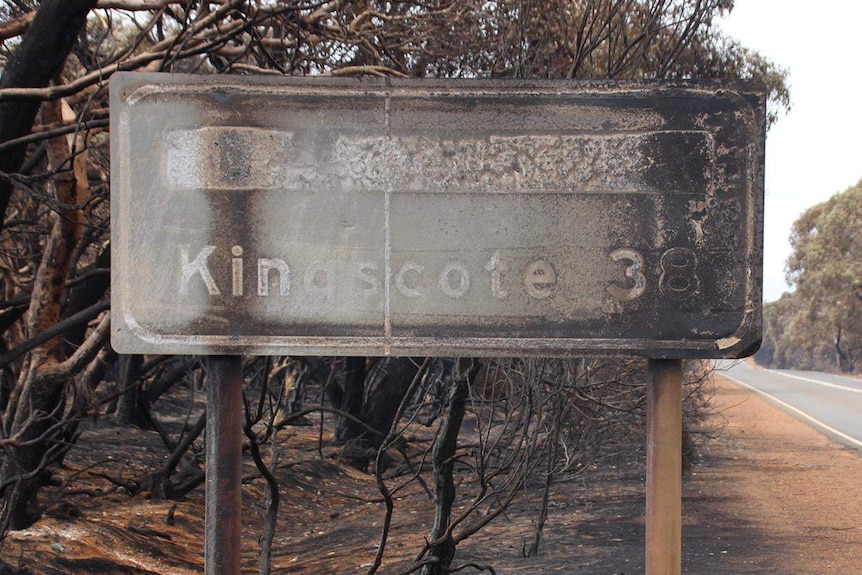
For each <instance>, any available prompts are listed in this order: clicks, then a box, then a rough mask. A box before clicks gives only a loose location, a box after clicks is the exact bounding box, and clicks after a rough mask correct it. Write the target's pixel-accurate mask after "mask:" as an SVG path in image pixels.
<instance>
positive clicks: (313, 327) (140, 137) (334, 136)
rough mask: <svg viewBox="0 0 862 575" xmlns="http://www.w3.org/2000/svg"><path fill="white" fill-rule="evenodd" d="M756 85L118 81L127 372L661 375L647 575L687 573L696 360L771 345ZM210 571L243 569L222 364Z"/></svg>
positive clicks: (118, 343)
mask: <svg viewBox="0 0 862 575" xmlns="http://www.w3.org/2000/svg"><path fill="white" fill-rule="evenodd" d="M765 118H766V92H765V88H764V87H763V86H762V85H760V84H753V83H747V82H725V81H713V82H709V81H707V82H691V81H674V82H664V83H658V82H644V83H641V82H611V81H590V82H575V81H557V82H555V81H542V80H510V81H501V80H472V81H466V80H406V79H404V80H402V79H397V80H396V79H361V80H360V79H345V78H340V79H338V78H271V77H254V76H242V77H237V76H220V75H219V76H206V75H195V76H188V75H179V74H142V73H117V74H115V75H114V76H112V78H111V161H112V169H111V221H112V224H111V232H112V240H111V241H112V250H111V253H112V263H111V269H112V280H111V282H112V283H111V294H112V318H113V320H114V323H113V325H112V330H111V341H112V344H113V346H114V349H116V350H117V351H118V352H120V353H159V354H198V355H211V356H226V355H233V356H239V355H242V354H254V355H353V356H362V355H401V356H462V357H499V356H512V357H523V356H544V357H577V356H630V355H639V356H642V357H647V358H651V364H650V365H651V368H650V370H651V373H652V374H653V380H654V381H653V382H651V384H650V386H649V406H650V410H649V412H650V415H649V423H648V425H649V449H648V452H649V457H648V459H649V463H648V467H649V472H648V480H647V481H648V486H647V492H648V496H647V499H648V504H647V509H648V511H647V572H648V574H649V575H676V574H678V573H679V569H680V565H679V563H680V544H679V542H680V532H679V530H680V481H681V478H680V474H681V470H680V455H681V447H680V444H681V439H680V438H681V435H680V433H681V432H680V410H681V405H680V391H679V390H680V385H681V380H680V378H681V368H680V362H679V360H681V359H685V358H735V357H744V356H747V355H750V354H751V353H753V352H754V351H755V350H756V348H757V346H758V345H759V341H760V337H761V319H762V318H761V277H762V271H761V270H762V239H763V238H762V235H763V159H764V158H763V156H764V140H765V125H766V122H765ZM210 376H211V380H210V385H209V387H208V390H209V391H208V393H209V394H211V395H210V396H209V397H208V404H207V409H208V421H207V424H208V435H207V439H208V457H207V536H206V537H207V551H206V558H207V559H206V560H207V575H235V574H236V573H237V572H238V571H237V570H238V568H239V567H238V565H239V505H240V502H239V490H240V476H239V467H238V465H239V463H238V462H239V447H238V445H239V443H238V442H239V441H240V438H239V429H240V428H239V425H240V423H239V418H240V417H241V409H242V403H241V395H240V394H241V379H242V378H241V374H240V369H239V359H238V358H237V357H232V358H227V357H218V358H217V359H213V360H211V362H210Z"/></svg>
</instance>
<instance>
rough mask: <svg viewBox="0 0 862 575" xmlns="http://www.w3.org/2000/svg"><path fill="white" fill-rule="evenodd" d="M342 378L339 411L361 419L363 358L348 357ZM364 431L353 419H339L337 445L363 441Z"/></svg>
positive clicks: (363, 374)
mask: <svg viewBox="0 0 862 575" xmlns="http://www.w3.org/2000/svg"><path fill="white" fill-rule="evenodd" d="M345 371H346V373H345V376H344V393H343V394H342V396H341V404H340V406H339V407H340V409H341V410H342V411H344V412H345V413H349V414H350V415H352V416H354V417H356V418H357V419H358V418H361V417H362V404H363V401H364V399H365V358H364V357H348V358H347V362H346V369H345ZM365 435H367V432H366V429H365V427H364V426H362V425H361V424H360V423H359V422H358V421H356V420H355V419H351V418H349V417H341V418H339V420H338V426H337V428H336V430H335V439H336V441H337V442H338V443H346V442H347V441H355V440H360V441H361V440H363V439H365Z"/></svg>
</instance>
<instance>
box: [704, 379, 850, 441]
mask: <svg viewBox="0 0 862 575" xmlns="http://www.w3.org/2000/svg"><path fill="white" fill-rule="evenodd" d="M719 375H720V376H721V377H726V378H727V379H729V380H730V381H732V382H734V383H736V384H738V385H741V386H742V387H744V388H745V389H748V390H750V391H753V392H754V393H756V394H758V395H762V396H763V397H768V398H769V399H771V400H772V401H774V402H775V403H777V404H779V405H781V406H783V407H784V408H786V409H787V410H789V411H791V412H792V413H795V414H796V415H798V416H799V417H801V418H802V419H804V420H806V421H808V422H809V423H811V424H813V425H814V426H816V427H819V428H820V429H822V430H824V431H826V432H827V433H830V434H832V435H835V436H837V437H840V438H841V439H842V440H844V441H846V442H847V443H849V444H850V445H853V446H854V447H857V448H859V449H862V441H859V440H858V439H856V438H855V437H850V436H849V435H847V434H846V433H842V432H840V431H838V430H837V429H835V428H834V427H832V426H831V425H827V424H825V423H823V422H822V421H820V420H819V419H815V418H814V417H811V416H810V415H808V414H807V413H805V412H804V411H802V410H800V409H797V408H795V407H793V406H792V405H790V404H789V403H786V402H784V401H781V400H780V399H778V398H777V397H775V396H774V395H772V394H770V393H766V392H765V391H762V390H760V389H757V388H756V387H754V386H751V385H749V384H747V383H745V382H744V381H740V380H738V379H736V378H735V377H733V376H732V375H728V374H727V373H726V372H724V373H719ZM780 375H784V374H780Z"/></svg>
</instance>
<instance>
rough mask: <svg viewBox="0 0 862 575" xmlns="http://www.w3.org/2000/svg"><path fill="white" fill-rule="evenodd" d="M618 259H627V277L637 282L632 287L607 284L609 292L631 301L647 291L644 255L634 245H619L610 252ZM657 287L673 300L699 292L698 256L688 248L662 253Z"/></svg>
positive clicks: (623, 260)
mask: <svg viewBox="0 0 862 575" xmlns="http://www.w3.org/2000/svg"><path fill="white" fill-rule="evenodd" d="M609 256H610V258H611V259H612V260H613V261H615V262H628V265H627V266H626V267H625V276H626V277H627V278H629V279H630V280H632V281H633V282H634V285H633V286H632V287H628V288H622V287H620V286H617V285H610V286H608V293H610V294H611V295H612V296H613V297H615V298H616V299H618V300H620V301H632V300H635V299H637V298H639V297H640V296H641V295H643V293H644V292H645V291H646V288H647V279H646V276H645V275H644V257H643V255H641V253H640V252H639V251H637V250H634V249H632V248H619V249H618V250H614V251H612V252H611V253H610V254H609ZM659 273H660V275H659V280H658V287H659V291H660V292H661V293H662V295H664V296H666V297H669V298H671V299H677V300H679V299H684V298H687V297H690V296H692V295H693V294H694V293H695V292H697V288H698V279H697V256H695V255H694V252H693V251H691V250H690V249H688V248H671V249H669V250H667V251H666V252H664V253H663V254H662V255H661V260H660V262H659Z"/></svg>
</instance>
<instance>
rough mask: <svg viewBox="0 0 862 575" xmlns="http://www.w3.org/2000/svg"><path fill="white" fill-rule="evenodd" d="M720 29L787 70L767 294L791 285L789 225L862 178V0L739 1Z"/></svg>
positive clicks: (776, 128)
mask: <svg viewBox="0 0 862 575" xmlns="http://www.w3.org/2000/svg"><path fill="white" fill-rule="evenodd" d="M721 25H722V28H723V29H724V30H725V31H726V32H727V33H728V34H729V35H730V36H731V37H733V38H736V39H737V40H739V41H740V43H741V44H742V45H743V46H746V47H748V48H751V49H753V50H757V51H758V52H760V53H761V54H763V55H764V56H766V57H768V58H770V59H771V60H772V61H773V62H775V63H777V64H778V65H779V66H781V67H783V68H787V69H789V71H790V97H791V107H792V109H791V110H790V112H789V114H787V115H786V116H783V117H781V118H780V119H779V120H778V122H777V123H776V124H774V125H773V127H772V129H771V130H770V131H769V133H768V135H767V138H766V215H765V218H766V221H765V241H764V264H763V266H764V270H763V273H764V279H763V298H764V300H765V301H773V300H775V299H777V298H778V297H779V296H780V295H781V293H782V292H784V291H787V290H788V289H789V288H788V286H787V284H786V283H785V281H784V265H785V263H786V261H787V256H789V255H790V244H789V241H788V238H789V237H790V227H791V226H792V224H793V222H794V221H795V220H796V219H797V218H798V217H799V215H800V214H801V213H802V212H803V211H805V210H806V209H807V208H809V207H811V206H813V205H815V204H818V203H820V202H822V201H824V200H826V199H828V198H829V197H830V196H832V195H833V194H835V193H837V192H843V191H844V190H846V189H847V188H849V187H850V186H853V185H855V184H856V183H857V182H858V181H859V180H860V179H862V36H860V32H859V30H860V26H862V1H860V0H818V1H817V2H812V1H806V0H736V2H735V7H734V9H733V12H732V13H731V15H730V17H729V18H726V19H725V20H724V21H722V22H721Z"/></svg>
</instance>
